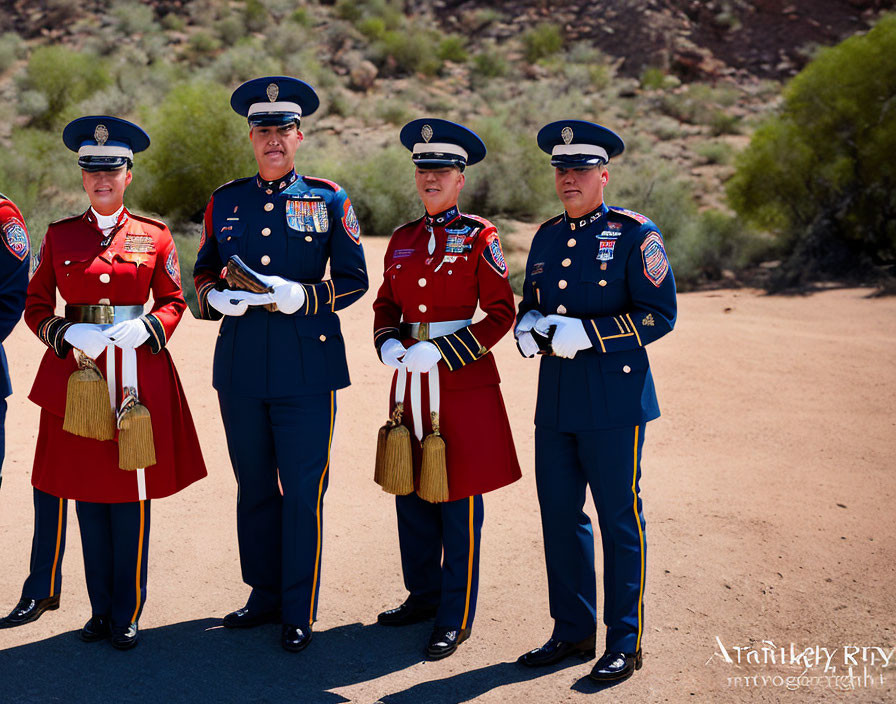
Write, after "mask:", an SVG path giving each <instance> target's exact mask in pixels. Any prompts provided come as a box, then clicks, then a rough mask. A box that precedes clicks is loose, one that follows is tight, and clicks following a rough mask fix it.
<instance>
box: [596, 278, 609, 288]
mask: <svg viewBox="0 0 896 704" xmlns="http://www.w3.org/2000/svg"><path fill="white" fill-rule="evenodd" d="M597 285H598V286H606V285H607V282H606V279H601V280H600V281H598V282H597Z"/></svg>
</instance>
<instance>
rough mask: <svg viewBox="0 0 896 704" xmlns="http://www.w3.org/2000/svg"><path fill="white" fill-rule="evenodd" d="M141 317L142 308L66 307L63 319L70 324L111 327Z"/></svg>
mask: <svg viewBox="0 0 896 704" xmlns="http://www.w3.org/2000/svg"><path fill="white" fill-rule="evenodd" d="M141 315H143V306H108V305H100V304H96V305H66V306H65V319H66V320H68V321H69V322H72V323H93V324H94V325H112V324H113V323H120V322H123V321H125V320H135V319H137V318H139V317H140V316H141Z"/></svg>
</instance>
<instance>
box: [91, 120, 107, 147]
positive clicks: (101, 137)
mask: <svg viewBox="0 0 896 704" xmlns="http://www.w3.org/2000/svg"><path fill="white" fill-rule="evenodd" d="M93 138H94V139H95V140H96V143H97V144H99V145H100V146H103V145H104V144H105V143H106V140H107V139H109V130H108V129H107V128H106V126H105V125H97V126H96V129H95V130H94V131H93Z"/></svg>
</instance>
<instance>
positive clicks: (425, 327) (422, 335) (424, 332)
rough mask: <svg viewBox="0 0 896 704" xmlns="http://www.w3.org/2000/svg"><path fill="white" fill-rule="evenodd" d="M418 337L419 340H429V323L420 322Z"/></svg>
mask: <svg viewBox="0 0 896 704" xmlns="http://www.w3.org/2000/svg"><path fill="white" fill-rule="evenodd" d="M417 339H418V340H428V339H429V323H420V324H419V326H418V327H417Z"/></svg>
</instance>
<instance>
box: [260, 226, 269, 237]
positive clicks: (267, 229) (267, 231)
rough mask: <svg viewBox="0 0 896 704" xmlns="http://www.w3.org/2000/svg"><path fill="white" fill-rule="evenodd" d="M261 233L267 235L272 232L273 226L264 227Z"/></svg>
mask: <svg viewBox="0 0 896 704" xmlns="http://www.w3.org/2000/svg"><path fill="white" fill-rule="evenodd" d="M261 234H262V236H263V237H267V236H268V235H269V234H271V228H269V227H266V228H264V229H263V230H262V231H261Z"/></svg>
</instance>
